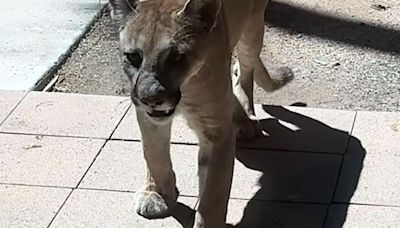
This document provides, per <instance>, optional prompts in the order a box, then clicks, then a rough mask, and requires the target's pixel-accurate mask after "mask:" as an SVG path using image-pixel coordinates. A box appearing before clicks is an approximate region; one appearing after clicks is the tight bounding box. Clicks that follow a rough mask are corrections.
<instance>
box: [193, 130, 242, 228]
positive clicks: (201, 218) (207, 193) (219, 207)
mask: <svg viewBox="0 0 400 228" xmlns="http://www.w3.org/2000/svg"><path fill="white" fill-rule="evenodd" d="M207 133H208V136H206V137H208V138H207V139H205V140H201V142H200V152H199V161H198V165H199V167H198V168H199V187H200V189H199V198H200V202H199V208H198V211H197V213H196V218H195V226H194V227H195V228H223V227H225V219H226V213H227V205H228V200H229V195H230V190H231V182H232V175H233V164H234V156H235V142H236V140H235V134H234V131H233V127H232V126H229V127H221V128H217V129H214V130H212V129H210V131H209V132H207Z"/></svg>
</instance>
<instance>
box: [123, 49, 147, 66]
mask: <svg viewBox="0 0 400 228" xmlns="http://www.w3.org/2000/svg"><path fill="white" fill-rule="evenodd" d="M125 55H126V58H127V59H128V60H129V62H130V63H131V64H132V66H133V67H135V68H140V66H142V62H143V56H142V52H141V51H139V50H136V51H134V52H132V53H125Z"/></svg>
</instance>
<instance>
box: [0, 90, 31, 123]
mask: <svg viewBox="0 0 400 228" xmlns="http://www.w3.org/2000/svg"><path fill="white" fill-rule="evenodd" d="M28 93H29V91H27V92H26V93H25V95H24V96H23V97H22V98H21V99H20V100H19V101H18V102H17V104H16V105H15V106H14V107H13V108H12V109H11V111H10V113H8V115H7V116H6V118H4V120H3V121H1V122H0V127H1V125H2V124H3V123H4V122H6V120H7V119H8V118H9V117H10V116H11V114H12V113H13V112H14V111H15V109H17V107H18V106H19V104H21V102H22V101H23V100H24V99H25V97H26V96H28Z"/></svg>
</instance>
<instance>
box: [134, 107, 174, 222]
mask: <svg viewBox="0 0 400 228" xmlns="http://www.w3.org/2000/svg"><path fill="white" fill-rule="evenodd" d="M136 115H137V120H138V123H139V126H140V131H141V133H142V145H143V152H144V158H145V160H146V163H147V183H146V185H145V186H144V189H143V190H142V191H140V192H138V193H137V196H136V202H135V209H136V211H137V213H138V214H140V215H142V216H143V217H145V218H149V219H154V218H163V217H166V216H169V214H170V211H171V209H172V208H173V207H174V206H175V204H176V199H177V197H178V193H177V190H176V188H175V183H176V180H175V173H174V171H173V170H172V164H171V158H170V153H169V150H170V145H169V143H170V133H171V121H169V122H168V123H164V124H162V125H158V124H155V123H153V122H152V121H151V120H149V117H148V116H147V115H146V114H145V113H144V111H142V110H137V111H136Z"/></svg>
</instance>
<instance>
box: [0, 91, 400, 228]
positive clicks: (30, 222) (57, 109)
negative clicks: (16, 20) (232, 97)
mask: <svg viewBox="0 0 400 228" xmlns="http://www.w3.org/2000/svg"><path fill="white" fill-rule="evenodd" d="M257 112H258V116H259V117H261V118H262V120H261V124H262V127H263V129H265V132H266V134H268V136H265V137H262V138H259V139H257V140H255V141H252V142H247V143H245V144H242V145H240V146H241V149H240V151H239V152H238V154H237V160H236V166H235V174H234V181H233V189H232V193H231V200H230V203H229V212H228V223H230V224H233V225H236V226H235V227H244V228H264V227H280V228H281V227H293V228H314V227H315V228H322V227H326V228H330V227H351V228H354V227H360V228H366V227H373V228H376V227H400V191H399V187H400V169H399V167H400V113H378V112H354V111H337V110H323V109H309V108H297V107H277V106H275V107H274V106H264V107H262V106H257ZM349 133H350V134H349ZM139 138H140V135H139V130H138V127H137V125H136V122H135V117H134V115H133V110H132V107H131V106H130V101H129V99H127V98H121V97H108V96H92V95H90V96H89V95H76V94H59V93H39V92H29V93H25V92H7V91H2V92H0V205H1V206H0V227H48V226H49V227H141V228H142V227H149V228H150V227H151V228H154V227H168V228H174V227H182V225H181V224H188V223H189V222H190V221H191V220H192V219H193V217H192V215H193V210H192V209H195V208H196V203H197V198H196V195H197V178H196V158H197V156H196V154H197V153H196V151H197V146H196V137H195V136H194V135H193V133H192V132H191V131H190V130H189V129H188V128H187V127H186V125H185V123H184V122H183V121H182V119H178V120H177V121H176V122H175V123H174V129H173V136H172V140H173V144H172V158H173V162H174V168H175V171H176V173H177V179H178V187H179V189H180V191H181V196H180V198H179V201H180V202H181V204H180V205H179V207H177V210H176V211H174V218H172V217H170V218H167V219H164V220H154V221H149V220H145V219H143V218H141V217H139V216H137V215H136V213H135V212H134V208H133V198H134V192H135V191H136V190H138V189H139V188H140V186H141V184H142V183H143V180H144V179H145V164H144V160H143V158H142V155H141V146H140V142H139Z"/></svg>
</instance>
